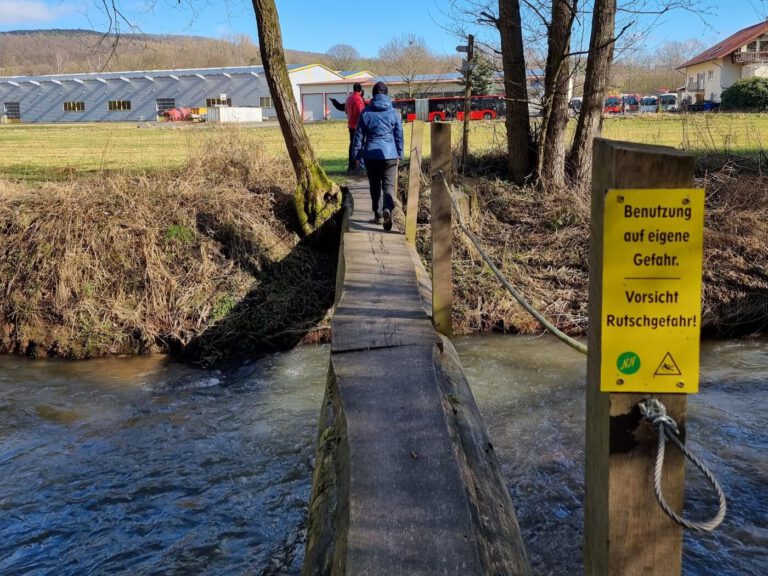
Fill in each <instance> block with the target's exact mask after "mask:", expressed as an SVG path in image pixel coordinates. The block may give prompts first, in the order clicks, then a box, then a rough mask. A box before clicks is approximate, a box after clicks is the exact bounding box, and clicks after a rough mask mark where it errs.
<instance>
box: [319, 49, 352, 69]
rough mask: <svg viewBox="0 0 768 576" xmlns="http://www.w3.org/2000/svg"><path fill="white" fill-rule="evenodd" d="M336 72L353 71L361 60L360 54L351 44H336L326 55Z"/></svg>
mask: <svg viewBox="0 0 768 576" xmlns="http://www.w3.org/2000/svg"><path fill="white" fill-rule="evenodd" d="M325 55H326V56H328V58H329V59H330V63H331V67H332V68H333V69H334V70H352V69H353V68H354V67H355V66H356V65H357V63H358V62H359V60H360V54H359V53H358V51H357V49H356V48H355V47H354V46H350V45H349V44H334V45H333V46H331V47H330V48H328V51H327V52H326V53H325Z"/></svg>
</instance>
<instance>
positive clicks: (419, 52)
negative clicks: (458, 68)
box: [378, 34, 455, 97]
mask: <svg viewBox="0 0 768 576" xmlns="http://www.w3.org/2000/svg"><path fill="white" fill-rule="evenodd" d="M378 57H379V61H380V63H381V67H382V69H383V71H384V73H385V74H393V75H397V76H399V77H400V78H401V80H402V81H403V84H404V85H405V87H404V91H403V94H402V95H403V96H406V97H413V96H418V95H420V94H423V93H425V92H429V91H430V90H431V89H432V88H433V87H434V85H435V84H436V80H430V79H426V78H425V77H424V74H425V72H436V73H440V72H447V71H449V70H451V69H452V68H453V67H455V59H445V58H440V57H439V56H437V55H436V54H434V53H433V52H432V51H431V50H430V49H429V48H428V47H427V44H426V42H425V41H424V39H423V38H421V37H419V36H416V35H415V34H405V35H403V36H397V37H395V38H392V39H391V40H390V41H389V42H387V43H386V44H385V45H384V46H382V47H381V48H380V49H379V55H378Z"/></svg>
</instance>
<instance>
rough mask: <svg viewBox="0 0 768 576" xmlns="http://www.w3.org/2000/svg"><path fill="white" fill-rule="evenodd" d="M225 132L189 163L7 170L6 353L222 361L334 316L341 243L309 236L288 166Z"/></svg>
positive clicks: (0, 194) (287, 343) (1, 344)
mask: <svg viewBox="0 0 768 576" xmlns="http://www.w3.org/2000/svg"><path fill="white" fill-rule="evenodd" d="M227 135H229V137H230V138H229V140H227V139H225V140H224V141H220V142H218V143H217V146H216V147H212V148H208V149H205V150H198V151H191V153H190V160H189V162H188V163H187V165H186V166H185V167H184V168H183V169H174V170H159V171H148V172H140V173H136V172H129V173H107V174H105V175H103V176H101V177H94V176H91V177H88V176H85V177H82V176H81V177H73V178H70V179H67V180H65V181H60V182H57V181H49V182H46V183H44V184H40V185H39V186H30V185H22V184H18V183H17V184H12V183H9V182H5V183H2V182H0V184H2V186H0V222H1V223H2V225H1V226H0V292H1V293H2V294H3V295H4V298H3V299H2V301H1V302H0V352H5V353H13V354H19V355H27V356H32V357H44V356H55V357H65V358H92V357H99V356H109V355H135V354H149V353H156V352H172V353H174V354H179V355H187V356H190V357H192V358H194V359H196V360H201V361H204V362H208V363H211V362H214V361H216V360H217V359H219V358H221V357H222V356H226V355H231V354H237V353H251V352H253V351H256V350H269V349H276V348H277V349H282V348H288V347H291V346H293V345H295V344H296V343H297V342H299V341H300V340H302V339H303V338H305V337H307V335H311V334H312V332H313V331H314V330H316V328H317V327H318V326H319V325H322V322H323V319H324V318H325V316H326V312H327V310H328V309H329V308H330V306H331V305H332V303H333V287H334V283H335V264H336V245H337V242H336V241H334V238H332V236H333V234H329V235H328V236H329V237H330V238H328V239H327V242H326V244H320V243H318V242H316V241H314V239H312V238H308V239H302V238H300V236H299V234H298V226H297V223H296V221H295V212H294V209H293V204H292V190H293V188H294V186H295V180H294V177H293V173H292V171H291V169H290V165H288V164H287V163H285V162H275V161H274V157H273V156H272V155H271V154H269V153H268V152H267V151H266V150H265V149H264V148H262V147H261V146H259V145H258V144H255V143H249V144H247V145H246V144H244V142H243V141H242V140H240V139H238V137H237V134H235V133H225V134H224V136H225V137H226V136H227ZM201 158H204V161H202V160H200V159H201Z"/></svg>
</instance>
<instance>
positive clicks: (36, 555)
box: [0, 348, 328, 576]
mask: <svg viewBox="0 0 768 576" xmlns="http://www.w3.org/2000/svg"><path fill="white" fill-rule="evenodd" d="M327 366H328V349H327V348H302V349H299V350H296V351H294V352H290V353H287V354H282V355H274V356H269V357H267V358H265V359H263V360H261V361H259V362H258V363H254V364H252V365H248V366H243V367H242V368H241V369H239V370H238V371H236V372H233V373H228V374H222V373H207V372H198V371H195V370H192V369H189V368H187V367H184V366H180V365H177V364H173V363H170V362H167V361H164V360H161V359H146V358H140V359H131V360H108V361H101V360H99V361H89V362H80V363H64V362H49V361H42V362H25V361H20V360H18V359H12V358H7V357H6V358H0V534H1V535H2V538H0V574H2V575H5V576H9V575H16V574H25V575H26V574H52V575H53V574H55V575H70V574H71V575H83V574H109V575H115V574H131V575H139V574H185V575H186V574H227V575H230V574H281V573H290V574H298V573H299V571H300V563H301V558H302V556H303V551H304V535H303V531H302V529H303V527H304V525H305V521H306V512H307V504H306V502H307V499H308V497H309V492H310V489H311V461H312V457H313V455H314V440H315V438H316V435H317V419H318V411H319V406H320V403H321V401H322V394H323V390H324V385H325V373H326V370H327Z"/></svg>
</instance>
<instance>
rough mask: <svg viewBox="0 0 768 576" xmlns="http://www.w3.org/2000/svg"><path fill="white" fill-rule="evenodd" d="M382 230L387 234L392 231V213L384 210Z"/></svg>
mask: <svg viewBox="0 0 768 576" xmlns="http://www.w3.org/2000/svg"><path fill="white" fill-rule="evenodd" d="M384 230H386V231H387V232H389V231H390V230H392V212H390V211H389V210H387V209H386V208H385V209H384Z"/></svg>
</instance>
